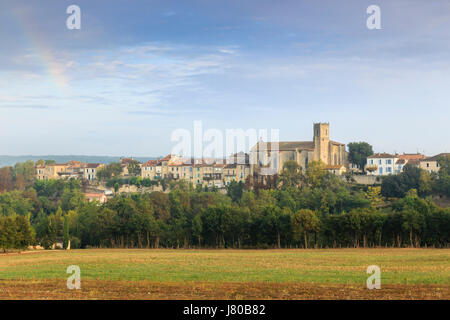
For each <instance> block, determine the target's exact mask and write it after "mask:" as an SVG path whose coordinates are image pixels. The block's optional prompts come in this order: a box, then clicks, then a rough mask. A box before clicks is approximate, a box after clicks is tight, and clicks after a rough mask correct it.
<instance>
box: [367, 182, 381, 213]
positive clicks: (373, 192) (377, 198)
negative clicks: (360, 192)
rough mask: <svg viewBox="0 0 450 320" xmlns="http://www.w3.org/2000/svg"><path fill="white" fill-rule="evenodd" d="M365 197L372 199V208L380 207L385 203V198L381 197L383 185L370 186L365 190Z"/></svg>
mask: <svg viewBox="0 0 450 320" xmlns="http://www.w3.org/2000/svg"><path fill="white" fill-rule="evenodd" d="M364 195H365V197H366V199H367V200H369V201H370V206H371V207H372V208H375V207H378V206H379V205H380V204H382V203H383V199H382V197H381V187H379V186H378V187H372V186H369V187H368V188H367V191H366V192H365V194H364Z"/></svg>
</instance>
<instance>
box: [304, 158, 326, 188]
mask: <svg viewBox="0 0 450 320" xmlns="http://www.w3.org/2000/svg"><path fill="white" fill-rule="evenodd" d="M328 173H329V172H327V171H326V170H325V163H323V162H322V161H311V162H310V163H309V165H308V168H306V172H305V176H304V180H305V183H306V185H307V186H309V187H311V188H320V187H322V186H323V182H324V180H325V177H326V175H327V174H328Z"/></svg>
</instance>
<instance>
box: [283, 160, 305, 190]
mask: <svg viewBox="0 0 450 320" xmlns="http://www.w3.org/2000/svg"><path fill="white" fill-rule="evenodd" d="M279 179H280V180H279V181H280V182H281V184H282V187H283V188H291V187H298V186H299V184H300V181H301V174H300V166H299V165H298V163H297V162H296V161H293V160H289V161H286V162H285V163H284V164H283V170H282V171H281V174H280V178H279Z"/></svg>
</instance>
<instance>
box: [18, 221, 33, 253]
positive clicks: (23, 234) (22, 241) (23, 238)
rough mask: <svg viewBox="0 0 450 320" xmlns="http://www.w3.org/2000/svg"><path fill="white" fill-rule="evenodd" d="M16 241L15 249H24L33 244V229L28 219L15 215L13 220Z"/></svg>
mask: <svg viewBox="0 0 450 320" xmlns="http://www.w3.org/2000/svg"><path fill="white" fill-rule="evenodd" d="M15 225H16V230H15V231H16V239H15V246H14V247H15V248H17V249H25V248H26V247H28V246H29V245H30V244H32V242H33V229H32V228H31V226H30V221H29V218H28V217H25V216H22V215H17V216H16V218H15Z"/></svg>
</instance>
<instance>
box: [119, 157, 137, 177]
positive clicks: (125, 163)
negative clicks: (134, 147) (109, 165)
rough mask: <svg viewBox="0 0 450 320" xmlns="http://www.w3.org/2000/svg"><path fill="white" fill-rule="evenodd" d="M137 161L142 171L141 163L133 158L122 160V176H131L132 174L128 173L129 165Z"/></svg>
mask: <svg viewBox="0 0 450 320" xmlns="http://www.w3.org/2000/svg"><path fill="white" fill-rule="evenodd" d="M134 161H136V162H137V164H138V165H139V167H140V168H141V169H142V163H140V162H139V161H137V160H134V159H133V158H132V157H131V158H120V166H121V167H122V176H129V175H130V173H129V172H128V165H129V164H130V163H132V162H134Z"/></svg>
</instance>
